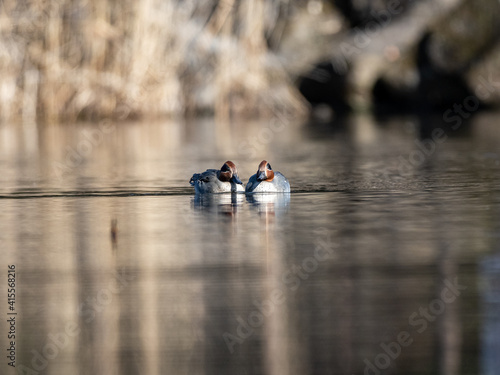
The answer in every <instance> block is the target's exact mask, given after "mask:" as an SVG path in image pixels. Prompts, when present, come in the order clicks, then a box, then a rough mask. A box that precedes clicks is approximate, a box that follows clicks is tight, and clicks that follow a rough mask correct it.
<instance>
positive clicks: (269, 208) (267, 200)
mask: <svg viewBox="0 0 500 375" xmlns="http://www.w3.org/2000/svg"><path fill="white" fill-rule="evenodd" d="M246 197H247V202H248V203H250V205H251V207H252V208H254V209H255V210H257V212H259V213H273V214H275V213H284V212H286V211H287V210H288V206H289V205H290V193H262V194H260V193H254V194H247V195H246Z"/></svg>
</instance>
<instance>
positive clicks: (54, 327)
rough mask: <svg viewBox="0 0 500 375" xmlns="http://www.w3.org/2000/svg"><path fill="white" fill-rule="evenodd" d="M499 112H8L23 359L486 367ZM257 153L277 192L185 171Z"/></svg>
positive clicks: (11, 239) (407, 369)
mask: <svg viewBox="0 0 500 375" xmlns="http://www.w3.org/2000/svg"><path fill="white" fill-rule="evenodd" d="M499 118H500V117H499V115H498V114H494V113H486V114H480V115H477V116H476V117H475V118H474V119H473V121H472V122H471V123H470V124H468V126H465V125H464V127H463V128H462V129H460V130H452V129H450V128H447V127H446V124H443V125H441V124H439V123H438V124H437V125H436V126H437V127H438V128H441V129H442V130H443V133H442V134H441V137H439V139H438V138H435V139H434V140H432V133H430V134H431V135H430V138H425V139H422V136H421V134H422V133H421V132H420V131H419V123H418V121H417V120H415V119H413V118H398V119H394V120H386V121H382V122H380V121H379V122H377V121H375V120H374V119H372V118H371V117H369V116H358V117H353V118H350V119H348V120H345V121H344V122H343V123H335V124H295V123H294V122H293V121H290V120H289V119H288V120H286V119H285V120H283V119H281V120H280V121H279V122H255V123H251V122H249V123H235V124H231V125H221V124H216V123H214V122H212V121H209V120H200V121H196V122H192V123H187V124H185V123H181V122H175V121H165V122H154V123H121V124H114V123H107V122H102V123H97V124H79V125H68V124H65V125H60V126H46V127H34V126H29V125H24V126H19V125H2V126H1V127H0V143H1V147H0V168H1V171H2V174H1V175H0V205H1V210H0V223H1V232H0V247H1V249H2V254H3V255H2V265H1V267H2V269H1V272H0V274H1V275H4V276H5V277H4V276H2V279H4V280H5V279H6V277H7V276H6V274H7V265H12V264H13V265H15V266H16V272H17V274H16V283H17V287H16V305H15V306H16V312H18V315H17V317H16V319H17V321H16V329H17V332H16V350H17V352H16V365H17V368H18V370H19V369H28V368H29V369H30V370H34V371H36V372H38V373H43V374H78V373H81V374H90V373H92V374H138V373H143V374H236V373H238V374H363V373H365V374H378V373H380V374H478V373H481V374H494V373H496V371H497V369H498V368H499V362H498V361H499V360H498V352H499V350H500V340H499V337H500V328H499V327H500V308H499V302H498V301H499V300H500V299H499V295H498V290H499V289H498V285H499V284H498V283H499V280H500V253H499V237H500V228H499V216H500V181H499V177H498V176H499V172H500V152H499V150H500V132H499V131H498V129H497V126H496V123H497V122H498V120H499ZM435 134H438V133H435ZM443 134H444V136H443ZM429 139H431V140H429ZM262 159H266V160H268V161H269V162H270V163H271V164H272V166H273V168H274V169H275V170H279V171H281V172H282V173H284V174H285V175H286V176H287V177H288V179H289V180H290V181H291V185H292V193H291V194H290V195H289V196H285V195H278V196H276V195H264V196H262V195H261V196H254V197H247V196H245V195H244V194H236V195H231V194H223V195H214V196H205V197H201V196H195V195H194V192H193V189H192V188H191V187H190V186H189V184H188V181H189V178H190V176H191V175H192V174H193V173H195V172H200V171H204V170H205V169H207V168H218V167H220V166H221V165H222V164H223V162H224V161H225V160H233V161H234V162H235V163H236V165H237V167H238V170H239V175H240V177H242V179H243V180H244V181H246V180H247V179H248V177H249V176H250V175H251V174H253V173H255V171H256V170H257V166H258V164H259V162H260V161H261V160H262ZM114 222H116V225H115V224H113V223H114ZM3 290H4V291H5V290H6V287H4V288H3ZM4 293H5V292H4ZM5 299H6V297H4V301H5ZM3 305H4V308H3V309H2V314H6V312H7V305H6V304H5V303H4V304H3ZM4 311H5V312H4ZM5 316H6V315H5ZM2 322H3V323H1V324H0V326H2V327H4V328H7V322H6V319H2ZM2 332H6V331H5V330H4V329H2ZM0 342H1V343H2V346H3V347H5V349H7V347H8V345H7V344H8V340H7V337H6V334H2V338H1V340H0ZM0 366H1V367H2V373H7V374H10V373H12V374H13V373H15V371H14V370H13V369H12V368H10V367H8V366H7V363H6V360H5V359H4V360H3V363H1V364H0Z"/></svg>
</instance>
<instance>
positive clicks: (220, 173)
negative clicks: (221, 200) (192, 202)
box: [189, 160, 245, 194]
mask: <svg viewBox="0 0 500 375" xmlns="http://www.w3.org/2000/svg"><path fill="white" fill-rule="evenodd" d="M189 183H190V184H191V186H194V190H195V192H196V193H197V194H203V193H237V192H244V191H245V189H244V188H243V186H242V185H243V182H241V180H240V179H239V177H238V171H237V169H236V165H235V164H234V163H233V162H232V161H230V160H228V161H226V162H225V163H224V164H223V165H222V167H221V169H207V170H206V171H205V172H203V173H195V174H193V177H191V180H189Z"/></svg>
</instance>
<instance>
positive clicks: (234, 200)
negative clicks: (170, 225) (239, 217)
mask: <svg viewBox="0 0 500 375" xmlns="http://www.w3.org/2000/svg"><path fill="white" fill-rule="evenodd" d="M243 201H244V197H243V194H237V193H231V194H195V197H194V201H193V203H194V204H193V206H194V208H195V210H197V211H203V212H207V213H211V214H224V215H227V216H233V215H235V214H236V212H237V207H238V206H241V204H242V203H243Z"/></svg>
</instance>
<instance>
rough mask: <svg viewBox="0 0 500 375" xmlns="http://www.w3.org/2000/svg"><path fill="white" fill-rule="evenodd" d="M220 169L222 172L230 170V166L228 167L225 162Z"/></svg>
mask: <svg viewBox="0 0 500 375" xmlns="http://www.w3.org/2000/svg"><path fill="white" fill-rule="evenodd" d="M220 170H221V171H222V172H230V171H231V168H229V166H228V165H227V164H224V165H223V166H222V168H221V169H220Z"/></svg>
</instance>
